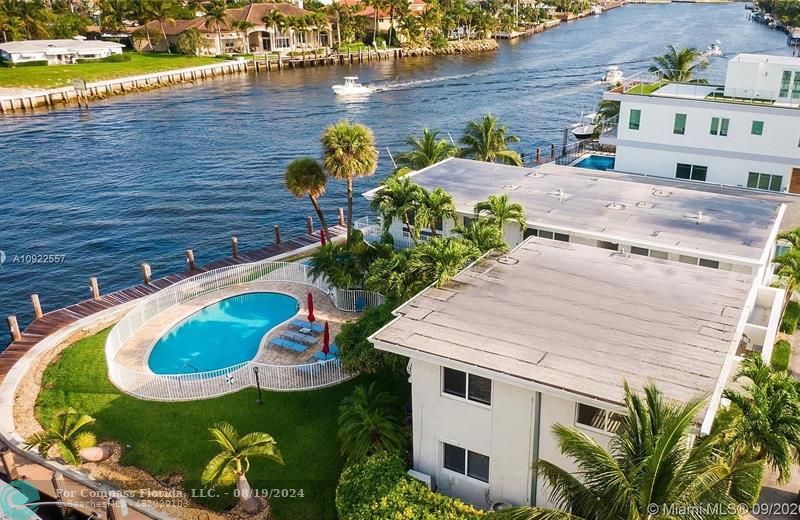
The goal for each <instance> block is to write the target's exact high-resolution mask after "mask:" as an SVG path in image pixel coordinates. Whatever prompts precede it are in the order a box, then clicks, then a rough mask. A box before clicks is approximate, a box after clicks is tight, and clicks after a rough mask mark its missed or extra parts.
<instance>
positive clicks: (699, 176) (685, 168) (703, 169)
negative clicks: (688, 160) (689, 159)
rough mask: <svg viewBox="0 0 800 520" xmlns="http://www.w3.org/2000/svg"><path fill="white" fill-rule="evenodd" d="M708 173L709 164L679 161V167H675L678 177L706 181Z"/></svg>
mask: <svg viewBox="0 0 800 520" xmlns="http://www.w3.org/2000/svg"><path fill="white" fill-rule="evenodd" d="M707 173H708V167H707V166H698V165H696V164H683V163H678V166H677V168H676V169H675V177H676V178H678V179H690V180H693V181H704V180H706V174H707Z"/></svg>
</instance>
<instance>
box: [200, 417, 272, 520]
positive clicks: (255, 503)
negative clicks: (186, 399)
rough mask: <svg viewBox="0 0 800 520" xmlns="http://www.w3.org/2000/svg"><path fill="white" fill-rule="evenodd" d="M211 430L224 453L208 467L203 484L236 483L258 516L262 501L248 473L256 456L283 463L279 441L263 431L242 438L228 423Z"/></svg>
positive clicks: (249, 510) (246, 507)
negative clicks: (249, 479)
mask: <svg viewBox="0 0 800 520" xmlns="http://www.w3.org/2000/svg"><path fill="white" fill-rule="evenodd" d="M208 431H209V433H211V442H214V443H216V444H217V445H218V446H219V448H220V452H219V453H218V454H217V455H215V456H214V458H213V459H211V460H210V461H209V462H208V464H206V467H205V469H204V470H203V473H202V475H201V477H200V480H201V481H202V482H203V485H205V486H208V487H216V486H222V487H225V486H231V485H233V484H236V489H237V490H238V496H239V501H240V502H241V504H242V506H243V508H244V510H245V511H246V512H247V513H249V514H255V513H258V512H259V511H260V510H261V501H260V500H259V499H258V497H257V496H254V495H253V490H252V488H251V487H250V482H248V481H247V472H248V471H250V459H251V458H255V457H260V458H264V459H267V460H271V461H272V462H277V463H278V464H283V457H282V456H281V452H280V450H278V446H277V443H276V442H275V439H273V438H272V436H271V435H268V434H266V433H262V432H252V433H248V434H247V435H245V436H239V432H237V431H236V428H234V427H233V426H231V425H230V424H228V423H226V422H220V423H216V424H215V425H214V426H212V427H211V428H209V429H208Z"/></svg>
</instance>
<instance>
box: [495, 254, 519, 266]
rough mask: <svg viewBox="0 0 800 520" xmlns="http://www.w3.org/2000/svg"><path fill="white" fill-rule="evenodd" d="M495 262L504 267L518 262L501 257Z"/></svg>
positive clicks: (506, 256) (512, 258)
mask: <svg viewBox="0 0 800 520" xmlns="http://www.w3.org/2000/svg"><path fill="white" fill-rule="evenodd" d="M497 262H498V263H501V264H506V265H516V264H518V263H519V260H517V259H516V258H514V257H513V256H508V255H503V256H501V257H500V258H498V259H497Z"/></svg>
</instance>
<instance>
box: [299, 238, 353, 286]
mask: <svg viewBox="0 0 800 520" xmlns="http://www.w3.org/2000/svg"><path fill="white" fill-rule="evenodd" d="M308 274H309V275H310V276H311V277H312V278H313V279H314V280H318V279H320V278H322V279H324V280H326V281H327V282H328V283H329V284H330V285H332V286H333V287H338V288H340V289H349V288H356V287H358V285H359V283H360V281H361V279H362V277H363V273H362V272H361V270H360V269H359V267H358V266H357V265H356V261H355V258H354V257H353V255H352V254H351V253H350V251H349V250H348V248H347V245H346V244H341V243H338V242H328V243H327V244H325V245H324V246H322V247H320V248H319V249H317V250H316V251H315V252H314V254H313V255H312V256H311V266H310V267H309V269H308Z"/></svg>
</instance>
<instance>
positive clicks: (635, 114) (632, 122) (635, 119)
mask: <svg viewBox="0 0 800 520" xmlns="http://www.w3.org/2000/svg"><path fill="white" fill-rule="evenodd" d="M641 119H642V111H641V110H639V109H638V108H632V109H631V115H630V117H629V118H628V128H630V129H631V130H638V129H639V122H640V120H641Z"/></svg>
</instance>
